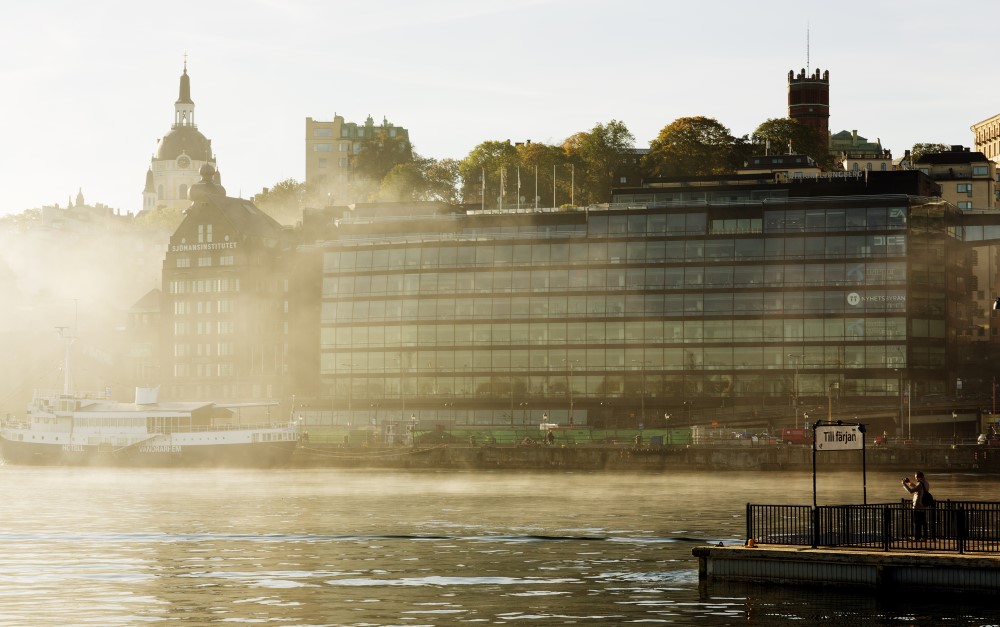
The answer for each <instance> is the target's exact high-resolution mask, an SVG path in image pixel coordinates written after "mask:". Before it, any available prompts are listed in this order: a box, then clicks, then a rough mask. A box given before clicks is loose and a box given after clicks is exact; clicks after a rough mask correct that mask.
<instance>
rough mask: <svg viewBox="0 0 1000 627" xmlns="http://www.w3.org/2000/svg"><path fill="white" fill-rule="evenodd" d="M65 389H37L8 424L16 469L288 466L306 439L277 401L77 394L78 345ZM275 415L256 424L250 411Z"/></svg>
mask: <svg viewBox="0 0 1000 627" xmlns="http://www.w3.org/2000/svg"><path fill="white" fill-rule="evenodd" d="M66 344H67V349H66V364H67V367H66V368H65V371H66V373H67V374H66V378H65V382H64V386H63V390H62V391H61V392H36V393H35V395H34V398H33V399H32V401H31V403H30V404H29V405H28V412H27V415H26V416H25V417H24V418H20V417H16V416H8V417H7V418H6V419H5V420H4V421H3V424H2V426H0V449H2V451H3V458H4V461H6V462H7V463H9V464H65V465H107V466H118V465H121V466H263V467H269V466H280V465H282V464H285V463H287V462H288V461H289V459H290V458H291V456H292V453H293V452H294V450H295V447H296V446H297V445H298V441H299V429H298V428H297V426H296V425H295V424H294V423H293V422H291V421H285V422H280V421H277V420H275V421H271V420H270V418H269V408H270V407H273V406H274V405H276V403H237V404H216V403H210V402H167V403H160V402H158V399H157V392H158V390H157V389H156V388H138V389H137V390H136V399H135V402H133V403H123V402H118V401H112V400H109V399H108V398H107V394H99V393H82V394H71V393H70V392H69V388H70V379H69V374H68V372H69V368H68V364H69V356H70V349H69V344H70V341H69V340H68V339H67V342H66ZM254 407H256V408H263V409H257V410H255V411H256V413H265V414H267V415H266V416H265V418H264V419H261V420H259V422H256V423H253V424H245V423H244V422H243V419H242V412H243V410H244V409H247V410H248V411H253V410H250V408H254Z"/></svg>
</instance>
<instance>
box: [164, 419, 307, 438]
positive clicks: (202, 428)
mask: <svg viewBox="0 0 1000 627" xmlns="http://www.w3.org/2000/svg"><path fill="white" fill-rule="evenodd" d="M295 429H296V426H295V425H294V424H292V423H288V422H281V423H273V422H272V423H258V424H214V425H190V426H157V427H155V428H153V429H151V431H154V432H156V433H162V434H164V435H169V434H171V433H207V432H211V431H278V430H280V431H290V430H295Z"/></svg>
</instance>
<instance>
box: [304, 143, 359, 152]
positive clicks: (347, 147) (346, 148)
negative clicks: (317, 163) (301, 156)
mask: <svg viewBox="0 0 1000 627" xmlns="http://www.w3.org/2000/svg"><path fill="white" fill-rule="evenodd" d="M312 147H313V152H333V144H313V145H312ZM337 152H353V153H354V154H358V153H359V152H361V143H360V142H354V143H353V144H352V143H351V142H340V143H339V144H337Z"/></svg>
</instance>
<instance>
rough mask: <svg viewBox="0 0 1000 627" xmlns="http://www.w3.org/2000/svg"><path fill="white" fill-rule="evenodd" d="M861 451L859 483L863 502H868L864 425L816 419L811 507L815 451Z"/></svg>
mask: <svg viewBox="0 0 1000 627" xmlns="http://www.w3.org/2000/svg"><path fill="white" fill-rule="evenodd" d="M857 450H860V451H861V477H862V479H861V483H862V491H863V494H864V503H865V505H867V504H868V469H867V464H866V459H865V425H863V424H861V423H845V422H843V421H842V420H837V421H836V422H834V421H829V420H827V421H823V420H817V421H816V423H815V424H814V425H813V507H814V508H815V507H816V506H817V505H816V452H817V451H857Z"/></svg>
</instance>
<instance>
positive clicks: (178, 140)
mask: <svg viewBox="0 0 1000 627" xmlns="http://www.w3.org/2000/svg"><path fill="white" fill-rule="evenodd" d="M181 153H185V154H186V155H187V156H188V157H191V158H192V159H194V160H195V161H209V160H211V158H212V142H211V141H210V140H209V139H206V138H205V136H204V135H202V134H201V132H200V131H198V129H196V128H195V127H193V126H190V125H177V126H174V127H173V128H172V129H170V132H169V133H167V134H166V135H164V136H163V139H161V140H160V143H159V144H158V145H157V146H156V158H157V159H161V160H172V159H176V158H177V157H179V156H181Z"/></svg>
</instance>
